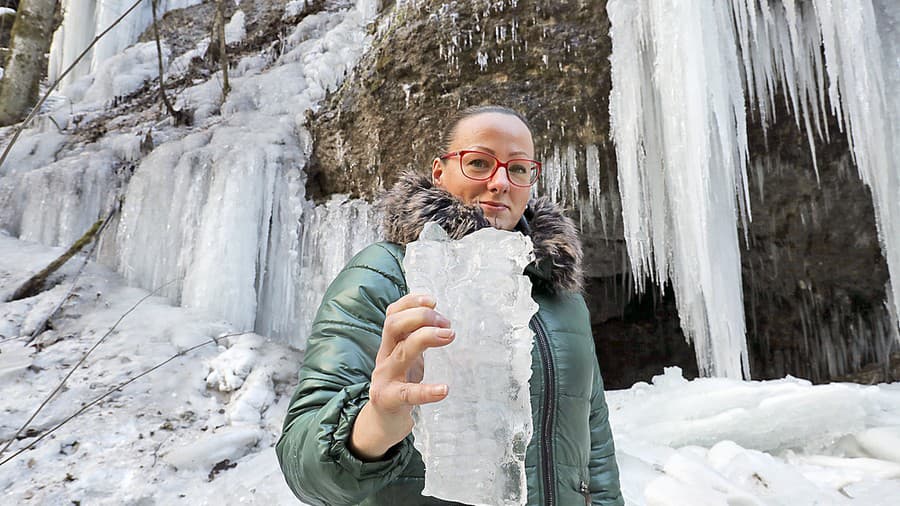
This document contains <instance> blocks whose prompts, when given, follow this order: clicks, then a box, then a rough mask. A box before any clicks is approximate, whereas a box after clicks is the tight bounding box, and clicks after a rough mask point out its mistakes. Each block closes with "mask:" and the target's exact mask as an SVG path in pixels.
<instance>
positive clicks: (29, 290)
mask: <svg viewBox="0 0 900 506" xmlns="http://www.w3.org/2000/svg"><path fill="white" fill-rule="evenodd" d="M116 209H117V208H113V210H112V211H110V212H109V214H108V215H107V216H106V219H104V220H97V221H96V222H95V223H94V224H93V225H92V226H91V228H90V229H88V231H87V232H85V233H84V235H82V236H81V237H80V238H79V239H78V240H77V241H75V243H74V244H72V245H71V246H69V249H67V250H66V252H65V253H63V254H62V255H60V256H59V257H57V258H56V260H54V261H53V262H50V265H48V266H47V267H44V268H43V269H41V271H40V272H38V273H37V274H35V275H34V276H31V277H30V278H28V280H27V281H25V282H24V283H22V284H21V285H20V286H19V288H16V291H14V292H13V293H12V295H10V296H9V298H8V299H7V300H6V301H5V302H12V301H15V300H21V299H24V298H27V297H31V296H33V295H35V294H37V293H39V292H40V291H41V287H42V286H43V285H44V283H45V282H46V281H47V278H48V277H49V276H50V275H51V274H53V273H54V272H56V271H57V270H59V268H60V267H62V266H63V265H65V263H66V262H68V261H69V259H71V258H72V257H73V256H75V255H77V254H78V252H79V251H81V250H82V249H83V248H84V247H85V246H87V245H88V244H90V243H91V241H93V240H94V238H95V237H97V236H98V235H100V233H101V232H102V231H103V229H104V228H106V225H107V224H108V223H109V221H110V220H111V219H112V217H113V214H115V211H116ZM94 244H96V243H94ZM93 251H94V250H93V248H91V252H89V253H88V258H90V254H91V253H92V252H93ZM85 263H87V260H85ZM82 268H83V267H82ZM79 274H80V272H79ZM33 337H34V336H32V338H33Z"/></svg>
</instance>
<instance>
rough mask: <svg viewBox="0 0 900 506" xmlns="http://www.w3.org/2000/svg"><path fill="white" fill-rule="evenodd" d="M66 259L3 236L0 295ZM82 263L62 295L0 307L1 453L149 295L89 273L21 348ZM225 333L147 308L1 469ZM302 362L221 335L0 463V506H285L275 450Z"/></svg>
mask: <svg viewBox="0 0 900 506" xmlns="http://www.w3.org/2000/svg"><path fill="white" fill-rule="evenodd" d="M62 251H63V249H62V248H48V247H46V246H42V245H38V244H35V243H29V242H24V241H19V240H16V239H13V238H10V237H7V236H3V235H0V294H3V293H10V292H11V291H12V290H14V289H15V287H17V286H18V285H19V284H20V283H21V282H22V281H24V279H26V278H27V277H28V276H29V275H30V274H31V273H33V272H36V271H37V270H39V269H40V268H42V267H43V266H45V265H47V264H48V263H49V262H50V261H51V260H52V259H53V258H55V257H56V256H58V255H59V254H60V253H62ZM81 262H82V260H80V259H78V258H76V259H73V260H72V261H70V262H69V264H67V266H66V267H65V269H64V274H65V277H64V279H63V280H62V282H61V283H60V284H59V285H57V286H56V287H54V288H52V289H50V290H48V291H45V292H43V293H41V294H39V295H37V296H35V297H31V298H28V299H24V300H20V301H16V302H9V303H5V304H0V398H2V399H3V407H2V410H0V441H3V442H4V443H3V444H5V441H7V440H9V438H10V437H12V436H13V434H15V432H16V431H17V429H18V427H19V426H20V425H21V424H22V423H23V422H24V421H25V420H27V418H28V417H29V416H30V415H31V413H32V412H33V411H34V409H35V408H36V407H37V406H38V405H39V404H40V402H41V401H42V400H43V399H44V398H45V397H46V396H47V395H48V394H49V392H50V391H51V390H53V389H54V388H55V387H56V385H57V384H58V383H59V381H60V380H61V379H62V377H63V376H64V375H65V374H66V373H68V371H69V370H70V369H71V368H72V366H73V365H74V364H76V363H77V362H78V360H79V359H80V358H81V357H82V356H83V355H84V353H85V352H86V351H87V350H88V349H89V348H90V347H91V346H93V345H94V343H96V342H97V341H98V340H99V339H101V337H102V336H103V335H104V334H105V333H107V331H109V329H110V328H112V327H113V325H114V324H115V322H116V320H117V319H119V318H120V317H121V316H122V315H123V314H125V313H126V312H127V311H128V310H129V308H131V307H132V306H134V305H135V304H136V303H137V302H138V301H139V300H140V299H141V298H143V297H146V296H147V295H149V293H148V292H147V291H145V290H141V289H138V288H131V287H128V286H126V285H125V283H124V281H123V279H122V278H121V276H119V275H118V274H116V273H114V272H112V271H110V270H108V269H107V268H105V267H102V266H100V265H97V264H94V263H93V262H91V263H90V264H88V267H87V269H86V270H85V272H84V273H83V274H82V275H81V277H80V279H79V280H78V282H77V286H76V288H75V290H74V291H73V294H72V296H71V297H69V299H68V300H67V302H66V303H65V304H64V305H63V308H62V310H61V312H60V313H59V314H58V315H57V316H56V317H54V318H53V319H52V320H51V326H52V329H51V330H47V331H45V332H44V333H42V334H41V335H40V336H38V338H37V339H36V340H35V343H34V344H32V345H30V346H26V345H25V343H26V341H27V337H26V336H28V335H30V334H31V332H32V331H33V329H34V327H35V326H36V325H38V324H39V323H40V322H41V321H42V320H43V319H44V318H45V317H46V315H47V314H48V313H49V312H50V311H52V309H53V308H54V307H55V306H56V305H57V304H59V302H60V300H61V299H62V298H63V297H64V296H65V295H66V293H67V292H68V290H69V288H70V287H71V279H72V277H73V275H74V273H75V272H76V271H77V268H78V267H79V266H80V264H81ZM233 332H234V331H233V329H232V328H231V327H230V326H229V324H228V323H226V322H223V321H215V320H212V319H210V318H208V317H206V316H205V315H204V314H203V313H202V312H200V311H197V310H191V309H184V308H179V307H173V306H172V305H170V304H169V303H168V302H166V300H165V299H162V298H160V297H155V296H153V297H150V298H148V299H146V300H145V301H143V302H141V303H140V304H139V305H137V307H136V309H135V310H134V312H132V313H131V314H129V315H128V316H127V317H125V318H124V319H123V320H122V322H121V323H120V324H119V325H118V326H117V327H116V329H115V331H114V332H113V333H112V334H110V335H109V337H107V338H106V340H105V341H104V342H103V343H102V344H100V345H99V346H98V347H97V348H96V351H94V352H93V353H92V354H91V355H90V356H89V357H88V358H87V360H86V361H85V362H84V364H83V365H82V366H81V367H79V368H78V370H77V371H75V373H74V374H73V375H72V376H71V378H70V379H69V380H68V382H67V384H66V388H64V389H63V390H62V391H61V392H60V393H59V394H58V395H57V396H56V397H55V398H54V399H53V400H51V401H50V403H49V404H48V405H47V407H46V408H45V409H44V410H43V411H42V412H41V414H40V415H38V417H37V418H36V419H35V421H34V423H32V424H31V425H30V426H29V427H31V428H33V429H36V432H35V431H29V432H26V437H24V438H22V439H21V440H19V441H17V442H16V443H14V444H13V445H12V447H11V448H10V449H9V450H8V451H6V452H5V453H4V454H3V455H2V456H0V460H3V459H6V458H7V457H9V456H10V455H11V454H12V452H13V451H15V450H17V449H19V448H22V447H23V446H24V445H26V444H28V443H30V442H32V441H33V440H34V439H35V436H36V435H37V432H42V431H44V430H45V429H48V428H50V427H52V426H54V425H56V424H57V423H58V422H59V421H61V420H62V419H64V418H65V417H67V416H69V415H70V414H72V413H73V412H75V411H77V410H78V409H79V408H80V407H81V406H82V405H83V404H84V403H86V402H90V401H91V400H93V399H95V398H96V397H98V396H99V395H101V394H102V393H104V392H106V391H107V390H110V389H112V388H114V387H115V386H116V385H119V384H120V383H122V382H123V381H125V380H127V379H129V378H131V377H133V376H135V375H136V374H139V373H140V372H142V371H144V370H146V369H148V368H150V367H152V366H154V365H156V364H158V363H160V362H162V361H164V360H166V359H168V358H170V357H172V356H173V355H175V354H177V353H179V352H180V351H183V350H186V349H188V348H190V347H192V346H194V345H197V344H200V343H203V342H204V341H208V340H210V339H212V338H213V337H217V336H221V335H223V334H229V333H233ZM35 344H36V345H35ZM300 359H301V357H300V354H299V353H298V352H296V351H294V350H291V349H290V348H288V347H286V346H284V345H281V344H277V343H273V342H271V341H268V340H266V339H264V338H262V337H260V336H258V335H255V334H243V335H237V336H232V337H225V338H223V339H220V341H219V344H218V345H216V344H215V343H213V344H210V345H207V346H204V347H201V348H198V349H197V350H196V351H193V352H190V353H188V354H185V355H184V356H181V357H179V358H177V359H175V360H173V361H172V362H170V363H168V364H167V365H165V366H163V367H162V368H160V369H158V370H156V371H155V372H152V373H150V374H149V375H147V376H145V377H144V378H142V379H140V380H137V381H135V382H134V383H132V384H130V385H128V386H126V387H124V388H123V389H122V390H121V391H119V392H116V393H114V394H112V395H111V396H109V397H108V398H107V399H106V400H104V401H102V402H101V403H99V404H98V405H96V406H94V407H92V408H90V409H89V410H87V411H86V412H84V414H83V415H81V416H79V417H77V418H75V419H74V420H73V421H71V422H69V423H68V424H66V425H63V426H62V427H61V428H60V429H59V430H58V431H56V432H55V433H54V434H52V435H51V436H49V437H47V438H46V439H44V440H42V441H41V442H39V443H38V444H37V445H36V447H35V448H34V449H33V450H29V451H26V452H25V453H23V454H21V455H19V456H18V457H16V458H14V459H12V460H10V461H9V462H7V463H5V464H3V465H2V467H0V496H2V497H3V498H4V499H3V503H4V504H23V503H27V504H72V503H73V501H79V502H80V503H81V504H134V503H138V504H174V503H184V504H213V503H215V504H221V503H222V502H223V501H224V502H225V503H226V504H235V503H255V504H279V503H291V502H292V501H293V495H292V494H291V492H290V490H289V489H288V488H287V486H286V485H285V483H284V480H283V479H282V478H281V473H280V471H279V470H278V464H277V461H276V459H275V453H274V451H273V449H272V446H273V445H274V443H275V441H276V439H277V437H278V435H279V434H280V432H281V421H282V419H283V417H284V413H285V410H286V404H287V401H288V399H289V397H290V394H291V393H292V389H293V384H294V383H295V377H296V371H297V368H298V364H299V363H300ZM0 447H2V446H0ZM214 470H217V471H214Z"/></svg>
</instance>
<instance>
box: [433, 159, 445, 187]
mask: <svg viewBox="0 0 900 506" xmlns="http://www.w3.org/2000/svg"><path fill="white" fill-rule="evenodd" d="M443 176H444V163H443V162H441V159H440V158H437V157H435V159H434V161H433V162H431V182H432V183H434V185H435V186H438V187H442V186H443V182H442V181H441V178H442V177H443Z"/></svg>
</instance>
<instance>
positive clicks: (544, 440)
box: [531, 314, 556, 506]
mask: <svg viewBox="0 0 900 506" xmlns="http://www.w3.org/2000/svg"><path fill="white" fill-rule="evenodd" d="M531 329H532V330H533V331H534V333H535V335H536V336H537V343H538V350H539V351H540V355H541V363H542V364H543V365H544V407H545V409H544V413H543V416H542V417H541V419H542V424H541V471H542V472H541V475H542V476H543V478H544V490H545V491H546V495H547V497H546V499H547V500H546V502H545V504H546V505H547V506H553V505H554V504H556V493H555V492H556V487H555V486H554V485H555V483H556V477H555V476H554V473H553V415H554V413H555V412H556V383H555V381H556V379H555V378H556V373H555V371H554V370H553V358H552V357H551V356H550V341H549V340H548V339H547V332H546V330H544V324H543V323H542V322H541V319H540V317H539V316H538V315H537V314H535V315H534V317H533V318H532V319H531Z"/></svg>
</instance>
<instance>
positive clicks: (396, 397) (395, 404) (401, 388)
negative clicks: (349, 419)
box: [369, 381, 448, 412]
mask: <svg viewBox="0 0 900 506" xmlns="http://www.w3.org/2000/svg"><path fill="white" fill-rule="evenodd" d="M447 392H448V388H447V385H425V384H422V383H405V382H402V381H392V382H390V383H387V384H386V385H384V386H383V387H382V388H379V389H374V388H373V389H372V390H370V392H369V395H370V400H371V402H373V403H375V405H377V406H378V408H379V409H382V410H385V411H388V412H390V411H405V410H406V409H408V408H409V406H417V405H419V404H428V403H431V402H437V401H440V400H443V399H444V398H445V397H447Z"/></svg>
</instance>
